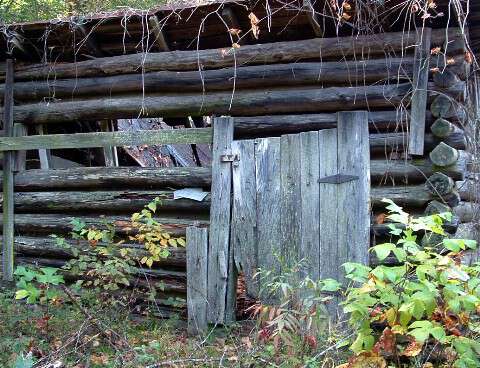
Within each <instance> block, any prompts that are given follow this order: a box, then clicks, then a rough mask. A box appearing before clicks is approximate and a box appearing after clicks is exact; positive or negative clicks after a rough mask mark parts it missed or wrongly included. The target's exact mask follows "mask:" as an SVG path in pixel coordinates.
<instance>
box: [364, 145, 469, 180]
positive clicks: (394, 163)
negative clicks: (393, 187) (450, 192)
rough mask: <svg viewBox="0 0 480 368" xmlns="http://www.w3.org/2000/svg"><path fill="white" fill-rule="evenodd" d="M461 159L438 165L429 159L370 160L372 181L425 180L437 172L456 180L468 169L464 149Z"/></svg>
mask: <svg viewBox="0 0 480 368" xmlns="http://www.w3.org/2000/svg"><path fill="white" fill-rule="evenodd" d="M460 153H461V154H460V159H459V160H458V161H457V162H456V163H455V164H454V165H452V166H447V167H438V166H435V165H434V164H433V163H432V162H431V161H430V160H429V159H414V160H385V159H373V160H370V175H371V179H372V182H379V181H382V182H389V181H390V180H394V183H397V184H398V181H400V182H402V181H403V182H406V183H409V182H415V181H425V180H426V179H427V178H428V177H429V176H431V175H433V174H434V173H435V172H438V171H439V172H442V173H444V174H445V175H448V176H450V177H451V178H453V179H454V180H459V178H460V179H462V178H464V176H465V173H466V170H467V157H468V155H467V154H466V153H465V152H464V151H460Z"/></svg>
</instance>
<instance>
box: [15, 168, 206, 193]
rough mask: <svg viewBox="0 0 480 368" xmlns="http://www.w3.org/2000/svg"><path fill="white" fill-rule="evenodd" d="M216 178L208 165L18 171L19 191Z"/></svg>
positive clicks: (178, 184) (196, 182)
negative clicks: (212, 175) (212, 176)
mask: <svg viewBox="0 0 480 368" xmlns="http://www.w3.org/2000/svg"><path fill="white" fill-rule="evenodd" d="M211 182H212V178H211V169H210V168H208V167H165V168H153V167H152V168H145V167H82V168H71V169H53V170H43V169H35V170H28V171H22V172H18V173H17V174H16V175H15V178H14V183H15V189H16V190H17V191H37V190H39V191H42V190H65V189H92V188H95V189H101V188H105V189H124V188H125V189H143V190H148V189H159V188H168V187H172V188H182V187H201V188H209V187H210V185H211Z"/></svg>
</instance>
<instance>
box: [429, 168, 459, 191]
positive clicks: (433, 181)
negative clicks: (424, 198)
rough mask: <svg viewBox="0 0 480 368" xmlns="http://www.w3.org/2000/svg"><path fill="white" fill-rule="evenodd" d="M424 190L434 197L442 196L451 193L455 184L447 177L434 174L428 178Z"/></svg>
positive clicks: (438, 173)
mask: <svg viewBox="0 0 480 368" xmlns="http://www.w3.org/2000/svg"><path fill="white" fill-rule="evenodd" d="M425 188H427V190H428V191H430V193H432V194H434V195H438V196H443V195H447V194H449V193H451V192H452V191H453V189H454V188H455V182H454V181H453V179H452V178H450V177H449V176H447V175H445V174H443V173H441V172H436V173H435V174H433V175H431V176H430V177H429V178H428V180H427V182H426V183H425Z"/></svg>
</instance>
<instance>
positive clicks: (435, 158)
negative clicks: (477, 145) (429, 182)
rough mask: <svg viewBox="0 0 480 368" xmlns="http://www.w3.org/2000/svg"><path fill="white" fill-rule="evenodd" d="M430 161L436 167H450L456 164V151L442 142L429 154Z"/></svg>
mask: <svg viewBox="0 0 480 368" xmlns="http://www.w3.org/2000/svg"><path fill="white" fill-rule="evenodd" d="M429 157H430V160H431V161H432V162H433V163H434V164H435V165H437V166H442V167H444V166H450V165H453V164H454V163H455V162H457V160H458V158H459V157H460V154H459V153H458V150H456V149H455V148H453V147H451V146H449V145H448V144H446V143H444V142H440V143H439V144H438V145H437V146H436V147H435V148H434V149H433V151H432V152H430V154H429Z"/></svg>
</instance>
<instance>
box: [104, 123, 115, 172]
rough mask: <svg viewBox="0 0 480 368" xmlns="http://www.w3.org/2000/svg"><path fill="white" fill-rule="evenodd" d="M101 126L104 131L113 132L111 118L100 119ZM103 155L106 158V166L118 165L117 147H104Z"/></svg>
mask: <svg viewBox="0 0 480 368" xmlns="http://www.w3.org/2000/svg"><path fill="white" fill-rule="evenodd" d="M100 128H101V130H102V132H113V131H114V129H113V124H112V121H111V120H102V121H100ZM103 157H104V158H105V166H107V167H115V166H118V155H117V147H112V146H108V147H103Z"/></svg>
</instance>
